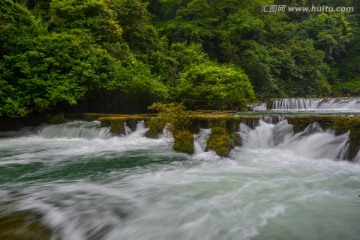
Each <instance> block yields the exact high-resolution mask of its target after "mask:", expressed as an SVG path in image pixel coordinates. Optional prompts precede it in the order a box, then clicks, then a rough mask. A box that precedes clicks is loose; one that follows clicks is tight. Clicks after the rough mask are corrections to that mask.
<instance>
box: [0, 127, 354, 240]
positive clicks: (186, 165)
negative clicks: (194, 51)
mask: <svg viewBox="0 0 360 240" xmlns="http://www.w3.org/2000/svg"><path fill="white" fill-rule="evenodd" d="M145 132H146V128H145V127H144V124H143V123H139V124H138V126H137V129H136V131H134V132H128V135H126V136H120V137H112V136H111V135H110V134H109V132H108V129H107V128H100V124H99V123H98V122H92V123H86V122H71V123H66V124H62V125H57V126H48V125H44V126H41V127H39V128H36V129H34V130H26V131H21V132H13V133H8V134H4V135H3V138H0V206H1V207H0V210H1V212H0V216H1V215H2V214H5V213H6V214H9V213H12V212H17V211H30V212H34V213H36V214H38V215H39V219H40V221H41V222H42V224H43V225H44V226H46V227H47V228H49V229H50V230H51V235H52V239H64V240H81V239H93V240H95V239H104V240H117V239H131V240H132V239H136V240H137V239H139V240H141V239H149V240H150V239H156V240H158V239H164V240H165V239H166V240H169V239H179V240H180V239H181V240H183V239H259V240H260V239H359V237H360V228H359V225H360V198H359V194H360V164H354V163H350V162H347V161H340V160H339V159H341V158H344V156H345V155H346V149H347V147H346V142H347V138H348V136H347V135H346V134H345V135H341V136H335V135H334V134H333V133H332V132H328V131H324V130H322V129H321V128H319V126H317V125H316V124H313V125H311V126H309V127H308V128H307V129H306V130H304V131H303V132H302V133H299V134H294V133H293V131H292V127H291V125H289V124H288V123H287V122H286V120H284V121H281V122H279V123H278V124H276V125H274V124H270V123H266V122H262V121H261V122H260V125H259V126H258V127H257V128H255V129H250V128H249V127H247V126H245V125H243V124H242V125H241V126H240V134H241V135H242V137H243V140H244V145H243V147H242V148H237V149H235V150H234V151H233V152H232V157H231V158H220V157H218V156H217V155H215V154H214V153H213V152H204V150H205V149H206V146H205V144H204V142H206V140H204V139H206V138H207V137H208V135H209V134H210V132H209V130H206V129H203V130H202V131H201V132H200V133H199V134H198V135H196V136H195V137H196V142H195V144H196V145H197V154H194V155H193V156H190V155H187V154H181V153H176V152H174V151H172V150H171V147H170V146H169V141H168V140H167V139H162V138H161V139H148V138H145V137H144V133H145ZM0 227H1V224H0Z"/></svg>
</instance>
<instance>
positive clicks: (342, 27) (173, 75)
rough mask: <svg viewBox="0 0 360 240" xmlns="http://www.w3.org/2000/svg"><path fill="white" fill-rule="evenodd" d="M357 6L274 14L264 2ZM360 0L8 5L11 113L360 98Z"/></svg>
mask: <svg viewBox="0 0 360 240" xmlns="http://www.w3.org/2000/svg"><path fill="white" fill-rule="evenodd" d="M271 5H286V6H310V7H311V6H313V5H315V6H323V5H326V6H335V7H339V6H345V7H347V6H351V7H354V9H355V11H354V12H349V13H345V12H322V13H321V12H288V11H285V12H271V13H266V12H263V11H262V9H263V7H264V6H271ZM359 10H360V2H359V1H358V0H342V1H339V0H336V1H335V0H318V1H316V0H283V1H281V0H148V1H141V0H2V3H1V4H0V22H1V24H0V117H24V116H29V115H33V114H43V113H48V112H57V111H73V112H112V113H124V112H126V113H134V112H146V111H148V106H149V105H151V104H153V103H154V102H163V103H170V102H177V103H182V104H183V105H184V106H186V107H187V108H188V109H234V110H241V109H246V106H247V105H248V104H250V103H253V102H256V101H262V100H264V99H267V98H278V97H327V96H359V95H360V31H359V27H360V26H359V23H360V15H359Z"/></svg>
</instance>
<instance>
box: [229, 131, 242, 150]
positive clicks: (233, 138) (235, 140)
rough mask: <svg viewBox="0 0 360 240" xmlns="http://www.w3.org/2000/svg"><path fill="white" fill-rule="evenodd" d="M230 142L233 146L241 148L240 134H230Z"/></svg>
mask: <svg viewBox="0 0 360 240" xmlns="http://www.w3.org/2000/svg"><path fill="white" fill-rule="evenodd" d="M229 137H230V139H231V141H232V142H233V144H234V146H239V147H240V146H241V145H242V141H241V136H240V134H238V133H236V132H234V133H231V134H230V135H229Z"/></svg>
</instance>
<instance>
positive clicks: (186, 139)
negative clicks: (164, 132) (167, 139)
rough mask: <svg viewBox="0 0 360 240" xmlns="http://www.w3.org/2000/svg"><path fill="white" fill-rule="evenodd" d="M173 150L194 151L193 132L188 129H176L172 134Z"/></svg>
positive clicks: (191, 152)
mask: <svg viewBox="0 0 360 240" xmlns="http://www.w3.org/2000/svg"><path fill="white" fill-rule="evenodd" d="M173 135H174V151H177V152H183V153H189V154H193V153H194V134H192V133H191V132H190V131H189V130H182V131H176V132H175V133H174V134H173Z"/></svg>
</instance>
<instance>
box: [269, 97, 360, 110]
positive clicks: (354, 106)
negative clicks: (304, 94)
mask: <svg viewBox="0 0 360 240" xmlns="http://www.w3.org/2000/svg"><path fill="white" fill-rule="evenodd" d="M272 109H273V110H338V111H339V110H347V111H351V110H355V111H360V99H359V98H333V99H322V98H281V99H275V100H274V101H273V104H272Z"/></svg>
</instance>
